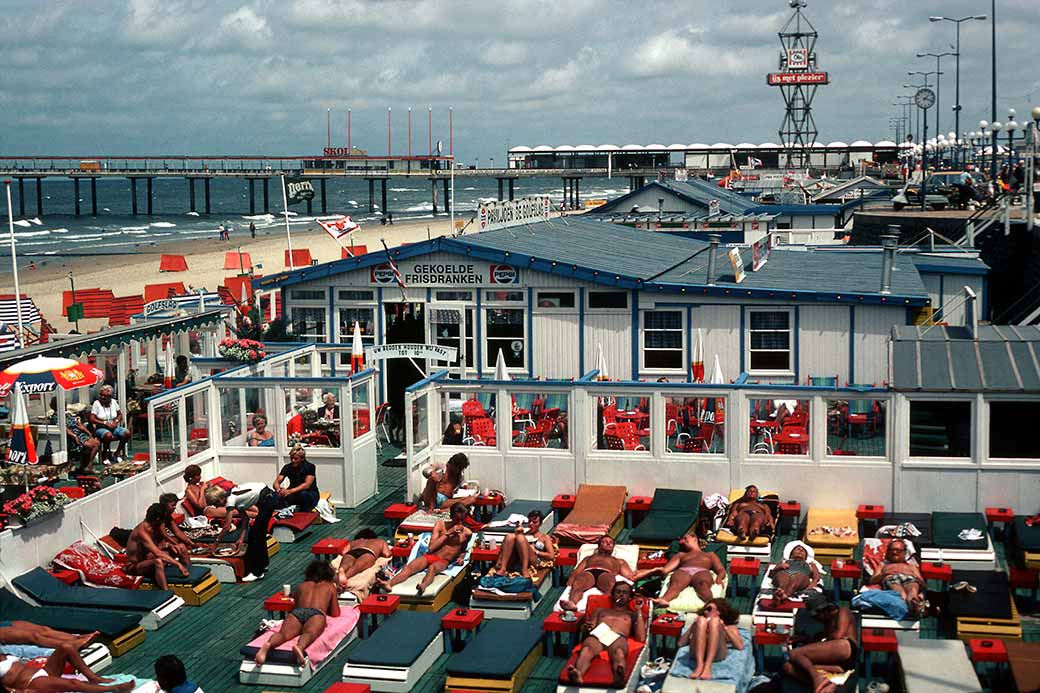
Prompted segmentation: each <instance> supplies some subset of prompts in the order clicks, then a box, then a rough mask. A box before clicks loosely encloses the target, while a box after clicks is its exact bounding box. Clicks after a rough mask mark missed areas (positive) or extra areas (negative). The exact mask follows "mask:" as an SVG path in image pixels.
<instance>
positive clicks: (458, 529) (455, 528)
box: [380, 503, 473, 595]
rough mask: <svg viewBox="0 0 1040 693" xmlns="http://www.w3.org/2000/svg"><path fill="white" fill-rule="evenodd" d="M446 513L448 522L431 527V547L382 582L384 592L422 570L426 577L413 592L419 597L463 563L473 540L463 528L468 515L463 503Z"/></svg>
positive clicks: (470, 531)
mask: <svg viewBox="0 0 1040 693" xmlns="http://www.w3.org/2000/svg"><path fill="white" fill-rule="evenodd" d="M448 512H449V513H450V515H451V521H450V522H444V521H443V520H438V521H437V524H435V525H434V526H433V534H432V536H431V537H430V545H429V547H428V548H427V550H426V553H424V554H423V555H422V556H419V557H418V558H416V559H415V560H414V561H412V562H410V563H409V564H408V565H406V566H405V567H404V568H402V569H401V572H399V573H398V574H397V575H395V576H394V577H393V578H391V579H390V580H389V581H385V582H381V583H380V585H381V586H382V587H383V588H384V589H386V590H390V589H392V588H393V587H395V586H396V585H400V584H401V583H402V582H404V581H405V580H407V579H408V578H410V577H411V576H413V575H415V574H416V573H419V572H421V571H423V570H425V571H426V575H424V576H423V578H422V580H421V581H420V582H419V584H418V586H417V587H416V588H415V591H416V592H418V593H419V594H420V595H421V594H422V593H423V592H425V591H426V588H427V587H429V586H430V584H431V583H432V582H433V579H434V578H435V577H437V575H438V574H440V573H442V572H443V571H445V570H446V569H447V568H448V566H449V565H452V564H455V563H458V562H459V561H460V560H461V559H462V557H463V555H464V554H465V552H466V545H467V544H469V540H470V537H472V536H473V530H471V529H470V528H469V527H467V526H466V525H465V524H463V521H464V520H465V519H466V516H467V515H468V514H469V511H467V510H466V506H465V505H463V504H462V503H455V504H454V505H452V506H451V509H450V510H449V511H448Z"/></svg>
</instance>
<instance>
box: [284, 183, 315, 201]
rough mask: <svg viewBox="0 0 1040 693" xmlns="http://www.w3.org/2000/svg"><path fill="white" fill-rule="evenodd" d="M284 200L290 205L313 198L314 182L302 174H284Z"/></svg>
mask: <svg viewBox="0 0 1040 693" xmlns="http://www.w3.org/2000/svg"><path fill="white" fill-rule="evenodd" d="M282 180H283V181H284V183H285V201H286V203H287V204H290V205H298V204H300V203H301V202H307V201H308V200H313V199H314V183H312V182H310V181H309V180H307V179H306V178H303V177H302V176H285V177H284V178H283V179H282Z"/></svg>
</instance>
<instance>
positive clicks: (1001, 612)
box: [947, 570, 1022, 639]
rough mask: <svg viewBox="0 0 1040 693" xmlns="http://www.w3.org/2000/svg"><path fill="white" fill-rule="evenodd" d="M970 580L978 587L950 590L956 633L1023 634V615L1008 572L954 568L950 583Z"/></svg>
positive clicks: (982, 635)
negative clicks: (1019, 611) (1019, 609)
mask: <svg viewBox="0 0 1040 693" xmlns="http://www.w3.org/2000/svg"><path fill="white" fill-rule="evenodd" d="M959 582H967V583H968V584H969V585H971V586H973V587H974V588H975V591H974V592H972V591H970V590H967V589H962V590H954V589H951V590H949V604H948V606H947V611H948V613H949V614H950V616H952V617H953V618H955V619H956V623H957V637H959V638H962V639H969V638H1018V639H1021V637H1022V619H1021V618H1020V617H1019V615H1018V609H1017V608H1016V606H1015V600H1014V599H1012V597H1011V583H1010V581H1009V580H1008V576H1007V573H1002V572H997V571H989V570H954V571H953V580H952V581H951V583H950V584H951V586H952V585H956V584H957V583H959Z"/></svg>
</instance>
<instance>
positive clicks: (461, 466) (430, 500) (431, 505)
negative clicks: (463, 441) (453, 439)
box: [422, 452, 477, 512]
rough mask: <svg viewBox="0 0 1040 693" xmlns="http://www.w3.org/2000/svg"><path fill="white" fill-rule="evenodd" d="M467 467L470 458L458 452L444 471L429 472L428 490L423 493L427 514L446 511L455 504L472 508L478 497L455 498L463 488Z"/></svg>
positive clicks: (450, 459)
mask: <svg viewBox="0 0 1040 693" xmlns="http://www.w3.org/2000/svg"><path fill="white" fill-rule="evenodd" d="M467 467H469V458H468V457H466V456H465V455H464V454H463V453H461V452H457V453H455V454H454V455H452V456H451V457H450V458H448V463H447V464H446V465H445V466H444V469H437V468H435V469H432V470H430V471H429V473H428V474H429V475H428V476H427V477H426V488H424V489H423V492H422V503H423V507H424V508H426V511H427V512H433V511H434V510H446V509H447V508H448V507H449V506H451V505H452V504H454V503H462V504H463V506H470V505H473V503H474V502H476V500H477V497H476V496H465V497H462V498H455V497H454V496H455V494H456V493H457V492H458V490H459V489H460V488H461V487H462V483H463V475H464V474H465V472H466V468H467ZM425 474H426V473H425V472H424V475H425Z"/></svg>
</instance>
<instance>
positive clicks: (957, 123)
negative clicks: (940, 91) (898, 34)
mask: <svg viewBox="0 0 1040 693" xmlns="http://www.w3.org/2000/svg"><path fill="white" fill-rule="evenodd" d="M985 19H986V15H984V14H976V15H972V16H970V17H929V18H928V21H929V22H953V24H954V25H955V26H956V27H957V44H956V47H955V48H954V49H953V51H954V52H953V54H954V55H955V56H957V57H956V67H955V68H954V71H955V73H956V86H955V87H954V91H955V93H954V97H953V98H954V100H955V101H956V103H955V104H954V105H953V113H954V116H953V118H954V128H953V129H954V130H956V131H957V132H960V131H961V24H962V23H964V22H970V21H984V20H985Z"/></svg>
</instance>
